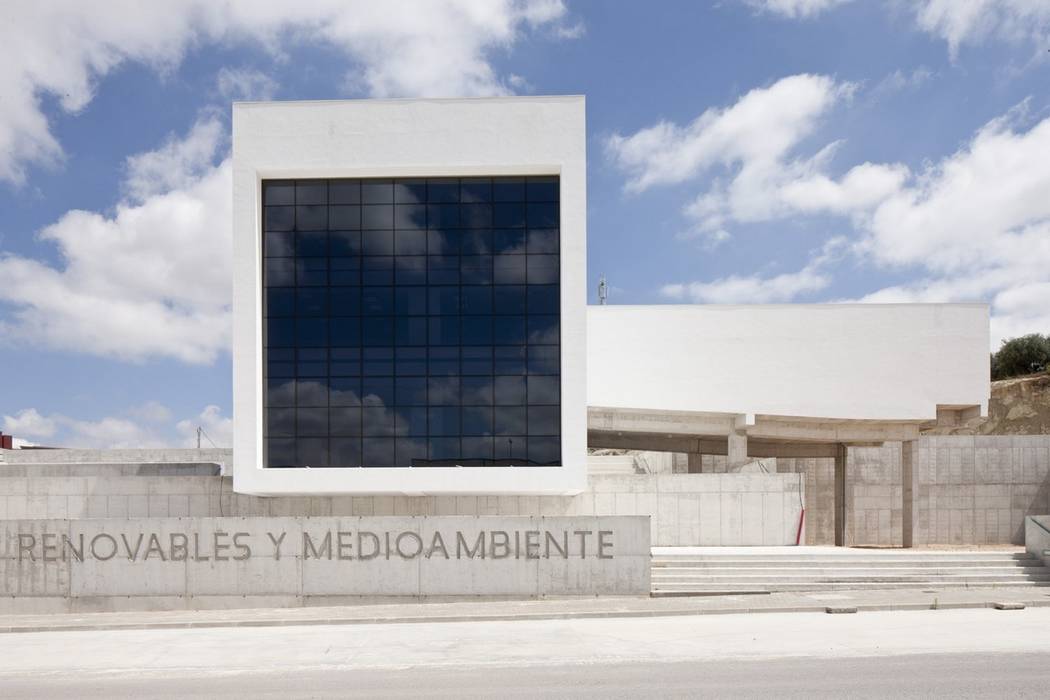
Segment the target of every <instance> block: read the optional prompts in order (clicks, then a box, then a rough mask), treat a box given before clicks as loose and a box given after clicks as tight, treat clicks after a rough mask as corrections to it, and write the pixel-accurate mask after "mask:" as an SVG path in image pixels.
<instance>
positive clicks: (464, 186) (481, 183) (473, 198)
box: [275, 177, 492, 204]
mask: <svg viewBox="0 0 1050 700" xmlns="http://www.w3.org/2000/svg"><path fill="white" fill-rule="evenodd" d="M459 198H460V201H461V202H465V203H471V202H491V201H492V180H490V179H489V178H487V177H483V178H463V179H462V180H460V182H459ZM275 204H276V202H275Z"/></svg>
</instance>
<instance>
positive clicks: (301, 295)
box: [295, 287, 328, 316]
mask: <svg viewBox="0 0 1050 700" xmlns="http://www.w3.org/2000/svg"><path fill="white" fill-rule="evenodd" d="M295 302H296V313H298V314H299V315H300V316H327V315H328V290H327V289H325V288H323V287H301V288H299V289H298V290H296V292H295Z"/></svg>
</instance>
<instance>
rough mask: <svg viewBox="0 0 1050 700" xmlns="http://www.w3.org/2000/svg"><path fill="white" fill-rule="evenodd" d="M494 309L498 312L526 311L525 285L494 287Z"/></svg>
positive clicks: (518, 312) (515, 312) (521, 312)
mask: <svg viewBox="0 0 1050 700" xmlns="http://www.w3.org/2000/svg"><path fill="white" fill-rule="evenodd" d="M492 303H493V306H492V310H493V312H494V313H497V314H504V315H507V314H524V313H525V285H523V284H518V285H496V286H495V287H494V288H493V289H492Z"/></svg>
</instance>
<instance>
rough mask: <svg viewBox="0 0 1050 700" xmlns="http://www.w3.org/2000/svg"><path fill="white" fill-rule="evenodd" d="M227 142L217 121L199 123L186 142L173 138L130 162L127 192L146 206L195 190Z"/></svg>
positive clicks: (224, 131) (212, 118)
mask: <svg viewBox="0 0 1050 700" xmlns="http://www.w3.org/2000/svg"><path fill="white" fill-rule="evenodd" d="M225 141H226V129H225V127H224V125H223V123H222V122H221V121H219V119H218V118H216V117H210V118H205V119H201V120H199V121H197V123H196V124H194V125H193V128H191V129H190V132H189V133H188V134H187V135H186V136H185V137H183V138H178V137H176V136H175V135H174V134H170V135H169V136H168V140H167V141H166V142H165V143H164V145H162V146H161V147H160V148H158V149H156V150H153V151H147V152H145V153H139V154H136V155H133V156H130V157H129V158H127V159H126V161H125V168H126V169H127V176H126V178H125V181H124V190H125V192H127V194H128V197H129V199H131V200H132V201H135V202H143V201H145V200H146V199H148V198H149V197H151V196H153V195H157V194H162V193H164V192H169V191H171V190H176V189H183V188H187V187H191V186H192V185H193V184H194V183H195V182H196V181H198V180H200V179H201V177H202V176H203V175H205V174H206V173H207V172H208V171H210V170H211V169H212V168H213V167H214V163H213V161H214V158H215V154H216V152H217V151H218V150H219V147H220V146H221V145H223V144H224V143H225Z"/></svg>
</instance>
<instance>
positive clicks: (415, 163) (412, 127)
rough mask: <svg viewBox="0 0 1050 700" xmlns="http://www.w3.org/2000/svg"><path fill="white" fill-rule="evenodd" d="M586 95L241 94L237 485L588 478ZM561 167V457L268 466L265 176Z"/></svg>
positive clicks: (580, 481)
mask: <svg viewBox="0 0 1050 700" xmlns="http://www.w3.org/2000/svg"><path fill="white" fill-rule="evenodd" d="M584 121H585V120H584V99H583V97H524V98H493V99H450V100H348V101H331V102H284V103H239V104H235V105H234V108H233V161H234V184H233V218H234V295H233V300H234V301H233V306H234V341H233V345H234V347H233V357H234V382H233V386H234V455H235V458H234V488H235V489H236V490H237V491H239V492H242V493H254V494H264V495H265V494H289V493H311V494H326V493H406V494H431V493H461V494H511V493H514V494H525V493H532V494H568V493H578V492H580V491H582V490H583V489H584V487H585V485H586V430H587V426H586V421H587V416H586V379H585V377H586V365H585V362H586V335H585V330H586V317H585V314H586V215H587V205H586V132H585V123H584ZM501 175H558V176H559V177H560V183H561V212H560V222H561V277H560V284H561V329H562V330H561V333H562V337H561V377H562V380H561V381H562V384H561V401H562V404H561V406H562V410H561V435H562V438H561V439H562V455H563V465H562V466H560V467H534V466H530V467H427V468H419V469H405V468H400V469H399V468H368V469H265V468H263V449H262V447H263V442H262V441H263V434H262V425H263V404H262V401H263V387H262V379H263V372H262V361H263V354H262V318H261V309H262V302H261V290H262V285H261V282H262V280H261V274H262V273H261V268H262V260H261V255H262V253H261V221H260V217H261V183H262V181H263V180H264V179H282V178H336V177H347V178H365V177H442V176H446V177H448V176H451V177H456V176H464V177H465V176H501Z"/></svg>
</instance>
